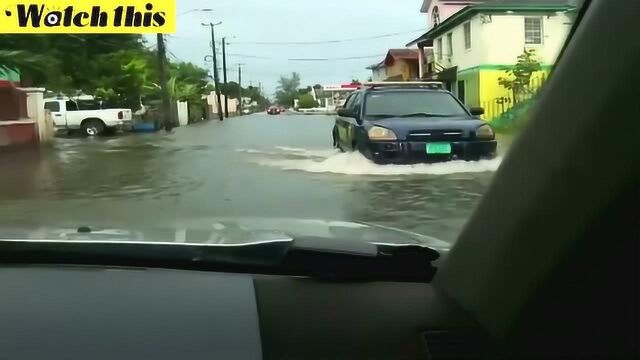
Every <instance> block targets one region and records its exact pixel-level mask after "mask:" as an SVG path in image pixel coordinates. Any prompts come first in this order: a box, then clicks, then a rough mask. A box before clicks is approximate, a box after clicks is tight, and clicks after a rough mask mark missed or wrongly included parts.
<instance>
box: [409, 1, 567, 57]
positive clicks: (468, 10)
mask: <svg viewBox="0 0 640 360" xmlns="http://www.w3.org/2000/svg"><path fill="white" fill-rule="evenodd" d="M577 1H579V0H490V1H487V2H486V3H483V4H475V5H469V6H467V7H465V8H463V9H462V10H460V11H458V12H457V13H455V14H454V15H452V16H451V17H449V18H447V19H446V20H445V21H443V22H442V23H440V24H439V25H438V26H436V27H434V28H432V29H431V30H429V31H427V32H426V33H425V34H423V35H422V36H420V37H419V38H417V39H414V40H412V41H411V42H410V43H408V44H407V45H406V46H413V45H415V44H418V43H421V42H422V41H427V40H433V39H434V38H436V37H438V36H440V35H442V33H444V32H447V31H449V30H451V29H452V28H454V27H456V26H458V25H460V23H462V22H464V21H466V20H468V19H470V18H471V17H473V16H474V15H476V14H478V13H480V12H507V11H512V12H536V11H540V12H550V11H568V10H572V9H574V8H575V5H574V4H575V3H576V2H577Z"/></svg>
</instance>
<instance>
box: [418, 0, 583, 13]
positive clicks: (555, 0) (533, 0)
mask: <svg viewBox="0 0 640 360" xmlns="http://www.w3.org/2000/svg"><path fill="white" fill-rule="evenodd" d="M433 1H434V0H423V1H422V7H420V12H423V13H426V12H427V11H429V8H430V7H431V3H433ZM580 1H582V0H542V1H541V0H446V1H445V2H446V3H447V4H457V3H467V4H468V3H484V4H496V3H510V4H530V5H537V4H567V3H571V4H573V5H576V4H577V3H578V2H580Z"/></svg>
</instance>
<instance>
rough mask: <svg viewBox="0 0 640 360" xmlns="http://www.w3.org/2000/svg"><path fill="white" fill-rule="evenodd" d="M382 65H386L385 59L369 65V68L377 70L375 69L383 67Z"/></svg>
mask: <svg viewBox="0 0 640 360" xmlns="http://www.w3.org/2000/svg"><path fill="white" fill-rule="evenodd" d="M382 66H384V60H382V61H380V62H379V63H377V64H373V65H369V66H367V69H369V70H375V69H379V68H381V67H382Z"/></svg>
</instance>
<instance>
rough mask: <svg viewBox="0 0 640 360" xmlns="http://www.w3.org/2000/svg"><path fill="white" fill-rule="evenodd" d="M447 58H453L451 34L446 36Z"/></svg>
mask: <svg viewBox="0 0 640 360" xmlns="http://www.w3.org/2000/svg"><path fill="white" fill-rule="evenodd" d="M447 56H449V60H451V57H453V34H452V33H448V34H447Z"/></svg>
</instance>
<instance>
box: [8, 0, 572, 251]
mask: <svg viewBox="0 0 640 360" xmlns="http://www.w3.org/2000/svg"><path fill="white" fill-rule="evenodd" d="M525 2H526V3H531V6H529V5H526V6H524V5H523V3H525ZM43 3H46V4H48V5H46V6H44V8H43V10H42V11H43V13H42V14H41V16H40V17H37V16H36V14H37V12H36V11H35V10H34V11H30V12H29V14H31V15H29V16H35V17H34V18H29V21H27V23H28V24H27V25H28V26H27V28H21V27H19V26H18V25H16V24H18V21H19V20H20V19H19V16H18V15H20V14H22V15H20V16H23V15H24V14H26V13H25V12H24V11H23V10H24V9H22V10H21V9H20V8H18V7H19V6H20V4H21V2H17V3H16V2H6V4H5V5H6V6H5V8H3V9H2V11H1V12H0V17H1V19H0V239H7V238H14V239H15V238H27V239H37V238H39V239H63V238H64V239H67V238H69V239H76V238H83V239H85V238H86V239H88V240H91V239H96V238H100V239H105V238H112V239H114V240H117V241H137V240H136V239H138V240H140V239H144V241H145V242H153V241H163V242H170V243H179V244H184V243H187V242H199V243H206V244H218V245H220V244H235V243H238V242H249V241H251V242H256V241H259V240H260V238H262V239H266V240H277V239H281V238H291V237H292V236H293V237H295V236H306V237H314V238H318V239H333V240H336V241H341V240H344V241H347V240H349V241H360V242H363V243H365V242H367V243H368V242H371V241H374V240H375V241H376V242H385V241H384V240H385V239H386V240H388V241H389V242H392V243H396V244H406V243H415V242H416V241H417V240H416V239H419V240H420V241H421V242H422V243H423V244H425V245H428V246H434V244H438V247H439V248H440V247H441V243H439V242H437V241H431V240H425V239H427V238H428V239H436V240H439V241H444V242H445V243H446V244H447V245H449V246H451V245H453V244H454V243H455V241H456V239H457V237H458V235H459V234H460V231H461V229H462V228H463V227H464V225H465V223H466V222H467V220H468V219H469V217H470V216H471V214H472V213H473V211H474V209H475V207H476V205H477V204H478V203H479V202H480V201H481V199H482V198H483V196H484V194H485V193H486V191H487V189H488V188H489V187H490V186H491V184H492V181H493V178H494V175H495V174H496V172H497V170H498V169H499V168H500V166H501V164H502V161H503V159H504V158H505V156H506V154H508V152H509V151H510V149H511V144H512V143H514V142H515V141H517V139H518V136H519V133H520V131H521V129H524V128H525V126H526V124H527V122H528V121H529V114H531V113H532V109H533V108H534V107H535V106H536V103H537V99H538V94H540V93H541V90H542V89H543V88H544V86H545V84H546V82H547V81H548V80H549V79H550V78H553V76H555V74H556V73H555V64H556V61H557V59H558V56H559V54H560V53H561V50H562V48H563V46H564V44H565V40H566V39H567V37H568V35H569V34H570V32H571V29H572V26H573V25H575V24H576V21H577V20H576V19H577V14H578V10H579V6H578V5H576V4H577V3H579V1H574V0H566V1H562V0H554V1H535V0H530V1H522V0H512V1H509V0H501V1H500V2H499V4H495V3H496V1H488V0H487V1H482V0H477V1H464V2H455V3H456V4H449V2H447V1H435V0H434V1H423V0H402V1H400V0H376V1H368V2H366V4H365V2H364V1H362V0H341V1H324V2H317V1H311V0H295V1H294V0H287V1H284V0H282V1H271V2H265V1H259V0H234V1H214V2H212V1H204V0H189V1H187V0H176V1H175V5H176V9H175V11H174V10H173V9H171V8H170V9H164V8H163V6H164V5H163V4H162V3H165V4H166V3H172V2H171V1H164V2H159V1H158V2H156V1H153V0H149V1H148V3H149V6H148V7H149V8H152V10H147V9H146V7H145V6H144V5H145V4H146V3H147V2H140V1H127V0H122V1H118V2H117V4H115V3H114V2H105V1H103V2H99V1H82V2H79V1H76V2H74V4H76V5H77V6H75V7H74V8H73V9H70V8H67V5H60V4H61V3H63V2H60V1H57V2H56V1H50V0H43ZM83 4H84V5H83ZM112 5H113V7H112ZM151 5H153V6H151ZM533 5H535V6H533ZM538 5H540V6H538ZM542 5H544V6H542ZM83 6H86V7H83ZM93 6H96V7H101V11H100V12H96V11H93V10H92V7H93ZM117 6H120V10H118V8H117ZM123 7H124V8H125V9H126V11H125V12H124V13H123V12H122V9H123ZM58 10H59V11H58ZM78 11H84V12H86V13H87V14H90V15H91V16H90V17H89V18H85V17H84V16H83V14H82V13H77V12H78ZM119 11H120V12H119ZM156 12H157V13H156ZM76 13H77V14H76ZM102 13H104V14H105V15H104V16H103V15H102ZM163 14H164V15H163ZM24 16H26V15H24ZM24 16H23V17H24ZM23 20H24V19H23ZM165 20H167V21H165ZM169 20H170V21H169ZM374 20H375V21H374ZM38 21H40V22H38ZM56 21H58V23H57V25H56V24H50V25H51V26H48V25H47V26H45V22H54V23H55V22H56ZM23 22H24V21H23ZM78 22H80V23H85V22H86V24H87V25H86V26H82V27H78V25H77V24H76V23H78ZM114 22H115V23H117V24H116V25H117V26H116V25H114ZM33 23H36V24H39V25H41V26H39V27H33V26H31V25H32V24H33ZM93 23H96V24H97V25H95V26H94V25H92V24H93ZM102 23H103V25H104V26H102V25H101V24H102ZM61 24H62V25H61ZM14 25H15V26H14ZM58 25H61V26H58ZM173 25H175V27H174V26H173ZM8 27H9V28H8ZM505 34H508V35H509V36H505ZM426 81H428V82H437V83H439V85H438V86H441V88H442V89H444V90H446V92H445V91H440V90H435V89H428V88H424V87H423V88H422V89H416V84H413V85H411V84H409V85H411V86H408V87H407V88H405V89H403V88H402V86H403V84H405V83H407V82H413V83H415V82H426ZM372 83H373V84H372ZM423 85H424V84H423ZM385 86H388V88H384V87H385ZM371 87H375V89H370V90H366V91H365V90H364V89H363V88H371ZM367 94H368V95H367ZM78 110H79V111H78ZM340 110H348V111H340ZM467 110H468V111H467ZM338 113H340V114H341V115H340V116H338ZM471 114H473V115H471ZM342 115H345V116H342ZM349 116H350V117H349ZM388 117H404V118H403V119H389V121H387V122H385V121H384V119H385V118H388ZM372 119H375V120H376V121H373V120H372ZM461 119H468V120H466V121H461ZM363 120H372V121H364V122H363ZM376 122H377V125H379V126H373V127H372V126H371V124H372V123H376ZM543 140H544V139H541V142H542V141H543ZM219 218H224V219H227V220H225V221H219V220H216V219H219ZM228 219H236V220H233V221H232V220H228ZM246 219H253V220H250V221H247V220H246ZM255 219H263V221H260V222H258V221H257V220H255ZM279 219H295V220H297V221H301V222H302V223H301V224H302V225H304V224H309V222H313V224H315V225H314V228H313V231H312V232H311V231H309V232H307V233H305V232H304V231H301V229H303V228H304V226H302V225H301V224H300V223H297V222H294V221H284V222H283V221H279ZM269 220H274V221H275V222H274V221H269ZM336 222H337V223H339V224H340V226H337V225H336ZM276 223H277V226H276V225H275V224H276ZM294 223H295V226H294ZM363 224H368V225H367V226H364V225H363ZM250 225H251V226H250ZM287 225H288V226H287ZM373 225H375V226H382V227H384V228H385V229H387V230H389V229H394V231H396V232H393V234H394V235H392V234H391V233H392V231H391V230H389V231H385V232H380V234H381V235H380V236H377V235H376V236H373V235H371V234H372V230H371V229H374V230H379V229H380V228H379V227H369V226H373ZM158 228H161V229H162V231H154V229H158ZM78 229H82V230H83V231H81V232H79V233H78V232H77V230H78ZM345 229H346V230H345ZM367 229H368V230H367ZM70 232H71V233H73V234H75V235H74V236H71V235H69V234H70ZM91 232H93V233H94V236H91V235H88V234H89V233H91ZM416 233H417V234H420V235H421V237H416V236H414V235H412V234H416ZM140 234H143V235H140ZM221 234H222V235H221ZM381 237H384V239H383V238H381Z"/></svg>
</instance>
